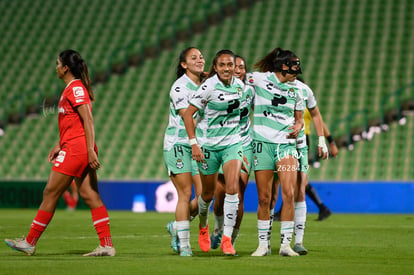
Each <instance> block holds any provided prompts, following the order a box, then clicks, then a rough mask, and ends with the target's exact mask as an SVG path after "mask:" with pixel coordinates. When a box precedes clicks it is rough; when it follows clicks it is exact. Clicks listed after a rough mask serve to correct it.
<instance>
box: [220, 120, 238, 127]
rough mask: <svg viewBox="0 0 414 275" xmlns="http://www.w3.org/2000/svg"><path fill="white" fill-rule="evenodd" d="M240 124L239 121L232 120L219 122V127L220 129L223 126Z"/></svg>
mask: <svg viewBox="0 0 414 275" xmlns="http://www.w3.org/2000/svg"><path fill="white" fill-rule="evenodd" d="M239 123H240V122H239V121H234V120H229V121H223V120H222V121H220V125H221V127H224V125H227V126H231V125H232V124H235V125H237V124H239Z"/></svg>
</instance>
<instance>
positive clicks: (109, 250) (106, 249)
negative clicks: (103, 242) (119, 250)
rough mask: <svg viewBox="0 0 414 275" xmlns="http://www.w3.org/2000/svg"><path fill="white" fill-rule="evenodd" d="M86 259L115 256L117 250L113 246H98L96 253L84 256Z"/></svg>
mask: <svg viewBox="0 0 414 275" xmlns="http://www.w3.org/2000/svg"><path fill="white" fill-rule="evenodd" d="M83 256H86V257H97V256H110V257H113V256H115V248H114V247H112V246H98V247H97V248H95V250H94V251H92V252H89V253H86V254H83Z"/></svg>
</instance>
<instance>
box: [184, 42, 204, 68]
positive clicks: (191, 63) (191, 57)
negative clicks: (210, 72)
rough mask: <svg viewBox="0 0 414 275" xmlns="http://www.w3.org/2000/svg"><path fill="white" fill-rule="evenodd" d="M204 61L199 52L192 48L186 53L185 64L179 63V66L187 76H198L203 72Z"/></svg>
mask: <svg viewBox="0 0 414 275" xmlns="http://www.w3.org/2000/svg"><path fill="white" fill-rule="evenodd" d="M204 64H205V60H204V57H203V55H202V54H201V52H200V51H199V50H198V49H196V48H193V49H191V50H189V51H188V53H187V54H186V56H185V62H181V66H182V67H183V68H184V69H185V70H186V72H187V74H188V73H191V74H194V75H200V74H201V73H202V72H203V71H204Z"/></svg>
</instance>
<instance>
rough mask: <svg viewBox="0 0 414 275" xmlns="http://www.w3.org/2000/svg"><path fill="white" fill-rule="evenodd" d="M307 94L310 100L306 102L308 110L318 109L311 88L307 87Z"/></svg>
mask: <svg viewBox="0 0 414 275" xmlns="http://www.w3.org/2000/svg"><path fill="white" fill-rule="evenodd" d="M306 90H307V93H308V100H307V102H306V108H308V109H313V108H315V107H316V98H315V95H314V94H313V91H312V90H311V88H309V87H307V89H306Z"/></svg>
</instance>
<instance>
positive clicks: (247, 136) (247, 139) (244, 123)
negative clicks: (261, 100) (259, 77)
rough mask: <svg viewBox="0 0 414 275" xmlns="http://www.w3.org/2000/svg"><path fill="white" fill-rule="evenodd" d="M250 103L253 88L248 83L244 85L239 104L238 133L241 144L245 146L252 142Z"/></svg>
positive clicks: (251, 101) (251, 102)
mask: <svg viewBox="0 0 414 275" xmlns="http://www.w3.org/2000/svg"><path fill="white" fill-rule="evenodd" d="M252 104H253V88H252V87H251V86H249V85H245V86H244V89H243V96H242V99H241V104H240V135H241V139H242V142H243V146H247V145H249V144H250V143H251V142H252V137H251V127H250V125H251V123H250V110H251V108H252Z"/></svg>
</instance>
